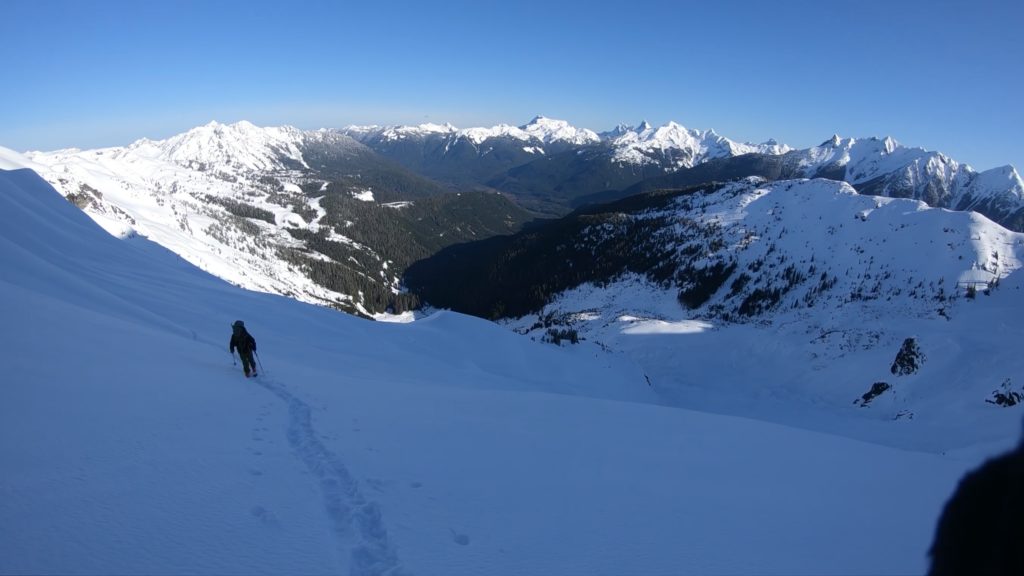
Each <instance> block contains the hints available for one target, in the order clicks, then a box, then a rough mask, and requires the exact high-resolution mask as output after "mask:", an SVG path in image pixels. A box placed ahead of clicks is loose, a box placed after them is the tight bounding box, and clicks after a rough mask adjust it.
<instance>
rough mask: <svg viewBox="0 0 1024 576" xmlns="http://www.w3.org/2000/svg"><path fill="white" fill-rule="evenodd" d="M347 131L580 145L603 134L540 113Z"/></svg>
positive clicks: (374, 135)
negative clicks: (514, 121)
mask: <svg viewBox="0 0 1024 576" xmlns="http://www.w3.org/2000/svg"><path fill="white" fill-rule="evenodd" d="M343 132H345V133H347V134H349V135H351V136H353V137H354V138H357V139H359V140H364V139H368V138H380V139H382V140H384V141H388V142H393V141H396V140H405V139H408V138H426V137H429V136H434V135H440V136H450V137H452V138H453V139H456V140H457V139H460V138H464V139H466V140H468V141H470V142H472V143H473V144H474V145H477V146H479V145H480V144H483V143H484V142H486V141H487V140H490V139H492V138H511V139H514V140H519V141H523V142H539V143H542V144H553V143H566V144H572V145H577V146H582V145H586V144H593V143H596V142H599V141H600V137H599V136H598V135H597V133H595V132H594V131H592V130H587V129H580V128H575V127H573V126H571V125H570V124H569V123H568V122H566V121H564V120H554V119H550V118H545V117H543V116H537V117H536V118H534V119H533V120H531V121H530V122H529V123H528V124H526V125H524V126H512V125H509V124H498V125H496V126H491V127H488V128H485V127H475V128H465V129H459V128H456V127H455V126H452V125H451V124H444V125H439V124H420V125H418V126H387V127H380V126H349V127H347V128H345V129H344V130H343Z"/></svg>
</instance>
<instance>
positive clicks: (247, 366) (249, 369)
mask: <svg viewBox="0 0 1024 576" xmlns="http://www.w3.org/2000/svg"><path fill="white" fill-rule="evenodd" d="M236 348H237V349H238V357H239V358H241V359H242V370H244V371H245V377H246V378H248V377H249V376H255V375H256V362H255V361H254V360H253V358H252V355H253V352H256V339H255V338H253V337H252V335H251V334H249V332H248V331H247V330H246V329H245V324H244V323H243V322H242V321H241V320H235V323H234V324H232V325H231V342H230V343H229V344H228V349H229V350H231V353H232V354H234V353H235V349H236Z"/></svg>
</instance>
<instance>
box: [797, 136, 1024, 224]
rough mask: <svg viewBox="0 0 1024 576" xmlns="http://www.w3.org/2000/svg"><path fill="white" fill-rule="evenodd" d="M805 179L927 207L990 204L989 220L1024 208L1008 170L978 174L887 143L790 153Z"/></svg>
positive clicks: (1021, 188) (853, 142)
mask: <svg viewBox="0 0 1024 576" xmlns="http://www.w3.org/2000/svg"><path fill="white" fill-rule="evenodd" d="M794 154H795V155H796V157H797V158H798V162H799V165H800V166H801V168H802V170H803V174H804V175H805V176H815V175H825V176H827V177H832V178H838V179H843V180H845V181H846V182H849V183H851V184H854V185H856V186H858V187H859V188H861V189H862V191H864V192H866V193H869V194H876V195H880V196H890V197H910V198H917V199H920V200H923V201H925V202H927V203H928V204H929V205H931V206H937V207H948V208H952V209H956V210H975V209H977V208H978V207H979V206H980V205H982V204H984V203H994V205H995V206H994V208H997V210H995V211H994V214H997V213H999V211H1000V210H998V209H1001V211H1003V212H1007V213H1009V212H1014V211H1016V210H1019V209H1020V208H1021V205H1022V203H1024V182H1022V180H1021V177H1020V175H1019V174H1018V173H1017V171H1016V170H1015V169H1014V168H1013V167H1012V166H1003V167H1000V168H993V169H990V170H987V171H985V172H981V173H978V172H976V171H975V170H974V169H973V168H971V167H970V166H968V165H966V164H960V163H959V162H956V161H955V160H953V159H951V158H949V157H947V156H946V155H944V154H942V153H939V152H929V151H927V150H925V149H923V148H907V147H905V146H902V145H900V144H899V143H898V142H896V141H895V140H893V139H892V138H882V139H879V138H864V139H855V138H840V137H839V136H833V137H832V139H830V140H828V141H826V142H824V143H823V144H821V145H820V146H816V147H814V148H810V149H808V150H804V151H800V152H798V153H794Z"/></svg>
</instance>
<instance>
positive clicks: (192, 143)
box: [124, 121, 308, 171]
mask: <svg viewBox="0 0 1024 576" xmlns="http://www.w3.org/2000/svg"><path fill="white" fill-rule="evenodd" d="M303 138H304V133H303V132H302V131H300V130H297V129H295V128H292V127H290V126H284V127H280V128H259V127H257V126H254V125H253V124H251V123H250V122H246V121H241V122H237V123H235V124H220V123H218V122H210V123H209V124H207V125H205V126H200V127H198V128H193V129H192V130H189V131H188V132H185V133H184V134H179V135H177V136H174V137H171V138H168V139H167V140H162V141H157V142H154V141H151V140H145V139H144V140H140V141H138V142H135V143H134V144H131V145H130V146H128V148H127V149H126V150H125V151H124V153H125V154H126V155H129V154H131V155H137V156H142V157H145V158H151V159H160V160H167V161H170V162H174V163H175V164H177V165H179V166H183V167H188V168H198V169H201V168H202V167H206V166H211V167H212V166H216V167H219V168H221V169H243V170H253V171H255V170H260V171H275V170H284V169H285V168H286V166H285V164H284V162H283V161H282V160H283V159H290V160H293V161H294V162H296V163H298V164H300V165H301V166H303V167H305V168H308V166H307V165H306V163H305V161H304V160H303V158H302V151H301V150H300V145H301V143H302V142H303Z"/></svg>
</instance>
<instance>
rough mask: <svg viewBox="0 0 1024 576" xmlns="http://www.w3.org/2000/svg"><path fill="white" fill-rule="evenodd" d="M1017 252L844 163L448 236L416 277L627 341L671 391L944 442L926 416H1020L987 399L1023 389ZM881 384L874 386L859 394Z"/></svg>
mask: <svg viewBox="0 0 1024 576" xmlns="http://www.w3.org/2000/svg"><path fill="white" fill-rule="evenodd" d="M1022 261H1024V235H1022V234H1020V233H1016V232H1011V231H1008V230H1006V229H1005V228H1002V227H1001V226H999V225H997V224H995V223H993V222H992V221H990V220H988V219H987V218H985V217H983V216H981V215H978V214H976V213H970V212H954V211H949V210H943V209H935V208H929V207H928V206H927V205H925V204H924V203H922V202H919V201H914V200H906V199H891V198H882V197H875V196H866V195H861V194H858V193H857V192H856V191H854V189H853V188H852V187H851V186H850V185H848V184H846V183H842V182H836V181H832V180H824V179H820V180H794V181H780V182H767V181H764V180H760V179H748V180H746V181H742V182H737V183H732V184H727V185H709V186H705V187H696V188H694V189H690V190H684V191H679V192H675V193H660V194H652V195H648V196H638V197H632V198H628V199H626V200H623V201H621V202H618V203H616V204H611V205H606V206H602V207H594V208H592V209H591V210H589V211H587V210H584V211H581V212H579V213H577V214H575V215H574V216H573V217H571V218H567V219H565V220H563V221H559V222H554V223H551V224H550V225H548V226H545V227H539V228H535V229H531V230H529V231H526V232H523V233H521V234H519V235H517V236H514V237H511V238H508V239H502V240H500V241H497V240H496V241H493V242H491V243H489V244H488V245H486V246H481V247H466V248H459V247H453V248H451V249H449V250H447V251H443V252H442V253H440V254H439V255H438V256H436V257H434V258H432V259H431V260H428V261H426V262H424V263H421V264H417V265H416V266H414V267H412V268H411V269H410V270H409V273H408V276H407V280H408V282H409V283H410V286H411V287H412V288H413V289H415V290H416V291H417V292H419V293H420V294H422V295H423V297H424V298H425V299H426V300H427V302H429V303H431V304H433V305H435V306H441V307H451V308H454V309H456V310H462V311H466V312H470V313H474V314H479V315H483V316H492V317H506V318H508V317H514V318H517V320H514V321H510V322H509V323H510V325H511V326H512V327H513V328H515V329H517V330H518V331H520V332H522V333H524V334H530V335H531V336H533V337H535V338H536V339H538V340H549V341H556V342H563V343H564V342H566V341H573V340H578V339H583V340H584V341H589V342H594V343H598V344H599V345H600V346H601V347H602V348H604V349H608V350H612V351H616V352H624V353H626V354H628V355H630V356H631V357H632V358H634V360H636V361H637V362H638V364H639V365H641V366H644V369H645V371H646V372H647V375H648V377H649V379H650V382H651V384H652V386H653V387H654V389H655V390H656V391H658V392H659V393H660V394H661V395H662V397H663V399H664V400H665V401H667V402H670V403H672V404H674V405H678V406H687V407H694V408H700V409H705V410H714V411H718V412H723V413H729V414H737V415H744V416H751V417H757V418H768V419H772V420H777V421H781V422H787V423H797V422H799V423H800V424H801V425H805V426H807V427H810V428H813V429H827V430H830V431H833V432H837V433H838V432H842V433H844V434H848V435H850V434H854V433H853V432H850V431H849V430H848V428H849V427H850V423H849V421H850V420H856V421H858V423H857V424H856V425H855V427H856V428H857V430H858V432H856V434H855V435H857V436H858V437H861V438H864V439H866V440H872V441H886V440H885V438H888V439H889V440H888V441H890V442H895V441H896V440H895V438H896V437H898V436H901V435H902V434H903V433H905V432H907V431H910V432H909V433H910V437H909V438H906V439H905V440H906V442H908V444H906V446H907V447H914V448H925V447H927V448H935V447H936V445H935V444H926V445H920V444H917V443H916V442H918V441H919V440H920V439H921V436H918V435H917V430H918V429H919V428H933V429H934V430H936V431H937V432H935V434H934V435H931V436H929V435H924V437H925V438H929V437H930V438H940V437H944V435H943V434H942V433H941V432H938V431H941V430H944V429H949V428H955V429H957V430H958V431H959V433H961V434H963V435H964V437H972V434H971V432H970V430H981V429H983V428H984V427H985V426H984V425H983V424H982V423H983V422H985V421H988V420H991V419H998V418H1009V422H1010V426H1011V428H1013V427H1016V423H1015V422H1014V420H1015V419H1017V418H1019V416H1017V415H1012V416H1007V415H1006V414H1004V413H1003V410H1004V409H1003V408H1001V407H999V406H998V405H997V404H992V403H990V402H994V401H996V400H997V399H998V395H999V394H1007V393H1011V392H1012V393H1014V394H1017V395H1018V396H1019V397H1021V398H1024V386H1022V383H1021V382H1020V381H1019V377H1018V376H1017V375H1018V374H1019V372H1020V371H1021V370H1024V361H1022V360H1021V359H1020V356H1019V354H1017V353H1016V350H1015V349H1014V347H1013V346H1012V345H1011V346H1008V345H1007V343H1008V342H1013V341H1015V340H1017V339H1018V338H1019V337H1022V336H1024V316H1022V313H1021V309H1020V307H1019V306H1018V305H1017V304H1016V303H1017V301H1018V300H1019V298H1020V296H1021V292H1020V283H1021V279H1020V274H1021V272H1020V268H1021V263H1022ZM469 286H471V287H472V289H471V290H463V289H462V287H469ZM908 339H909V340H910V341H911V343H910V344H907V341H908ZM904 345H910V346H913V347H914V348H915V349H916V350H919V351H920V352H921V353H922V354H923V356H924V357H926V358H927V359H928V360H927V361H924V359H922V360H921V362H919V364H920V366H918V367H917V368H920V370H917V368H915V370H914V371H912V372H909V373H898V372H899V371H898V370H895V369H894V368H893V364H894V361H895V359H896V358H897V356H898V355H899V352H900V350H901V348H902V347H903V346H904ZM723 383H727V384H723ZM875 384H882V385H884V386H880V388H876V390H877V391H878V392H879V393H880V394H881V396H879V397H877V398H874V397H873V398H872V399H870V400H869V401H867V402H864V399H863V395H864V394H866V393H868V392H870V391H871V390H872V388H874V387H875ZM855 401H857V402H858V404H856V405H855V404H854V402H855ZM769 404H770V405H772V406H774V408H773V409H771V410H769V411H767V412H765V411H764V407H765V405H769ZM862 404H863V405H862ZM1016 410H1018V411H1019V407H1018V408H1017V409H1016ZM1013 411H1014V410H1013V409H1011V410H1010V412H1013ZM904 420H906V421H909V420H913V424H908V426H907V428H900V427H896V428H889V427H883V428H882V429H880V430H883V431H882V432H879V429H874V424H871V423H869V422H883V421H884V422H893V421H904ZM1004 432H1005V430H1004ZM1001 433H1003V432H1001ZM945 441H946V440H943V441H942V442H945Z"/></svg>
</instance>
